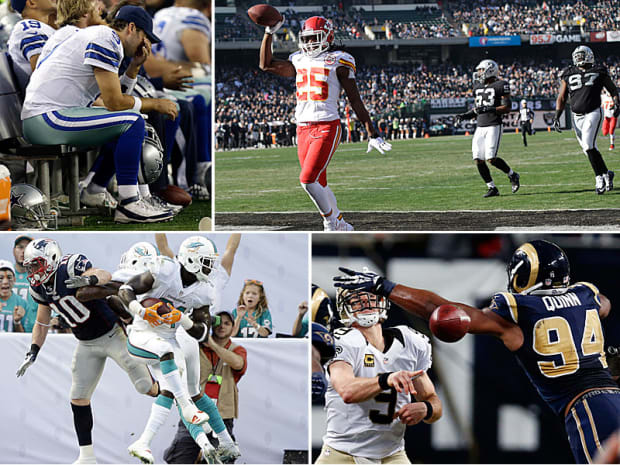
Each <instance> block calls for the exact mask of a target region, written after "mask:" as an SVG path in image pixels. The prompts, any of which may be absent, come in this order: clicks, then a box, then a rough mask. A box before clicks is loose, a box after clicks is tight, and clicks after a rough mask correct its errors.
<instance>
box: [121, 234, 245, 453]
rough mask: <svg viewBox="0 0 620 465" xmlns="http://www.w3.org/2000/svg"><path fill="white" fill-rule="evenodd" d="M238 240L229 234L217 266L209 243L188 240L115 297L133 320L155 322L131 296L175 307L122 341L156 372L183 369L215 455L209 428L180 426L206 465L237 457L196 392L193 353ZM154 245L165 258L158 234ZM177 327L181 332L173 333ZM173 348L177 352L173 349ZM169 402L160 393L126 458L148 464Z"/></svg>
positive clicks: (212, 409)
mask: <svg viewBox="0 0 620 465" xmlns="http://www.w3.org/2000/svg"><path fill="white" fill-rule="evenodd" d="M162 236H163V237H162ZM239 241H240V235H238V234H237V235H232V236H231V238H230V239H229V241H228V244H227V246H226V251H225V253H224V255H223V257H222V260H221V262H218V254H217V249H216V248H215V244H213V242H212V241H210V240H209V239H207V238H204V237H201V236H192V237H189V238H187V239H186V240H185V241H183V243H182V244H181V246H180V249H179V253H178V255H177V256H178V259H177V260H173V259H172V258H169V257H161V259H160V262H159V264H158V266H156V267H151V268H150V269H149V270H148V271H146V272H144V273H142V274H139V275H136V276H134V277H132V278H130V279H129V280H128V281H127V283H126V284H124V285H123V286H121V287H120V289H119V297H121V299H122V300H123V302H124V303H125V305H127V307H128V308H129V311H130V312H131V313H132V314H134V315H138V314H145V315H148V314H149V313H150V314H151V315H150V316H148V318H149V319H152V320H153V321H157V318H156V317H158V315H157V313H156V311H153V310H156V309H143V308H142V306H141V305H140V304H139V303H138V302H137V301H136V295H140V296H141V298H144V297H147V296H148V297H156V298H160V299H163V300H165V301H167V302H170V303H171V304H172V305H173V306H174V307H175V310H173V311H172V312H170V313H168V314H167V315H164V316H163V317H162V318H163V321H162V323H163V324H161V326H160V327H157V328H152V327H151V326H150V325H148V324H146V323H145V322H144V320H141V319H137V318H136V319H134V323H133V325H132V329H131V331H130V336H129V341H128V346H129V351H130V352H131V353H132V354H133V355H134V356H136V357H143V358H146V359H152V360H154V361H159V364H160V365H161V368H162V371H163V370H164V369H165V370H168V369H170V371H169V372H173V371H174V369H175V365H176V364H175V362H174V361H176V362H177V363H179V364H183V365H184V366H185V367H186V370H185V371H186V380H185V382H186V386H187V389H188V390H189V394H190V396H191V401H192V402H195V405H196V406H197V407H198V408H200V409H201V410H202V411H204V412H206V413H207V415H208V416H207V418H208V420H209V425H210V427H211V428H213V431H214V432H215V433H216V434H217V436H218V439H219V440H220V446H219V447H218V449H217V452H216V451H215V450H213V446H211V444H210V442H209V440H208V438H207V436H206V434H205V432H206V433H210V432H211V428H208V427H207V426H206V425H203V427H197V426H195V425H191V424H189V423H186V426H187V427H188V429H189V432H190V434H191V435H192V437H193V438H194V440H195V441H196V443H197V444H198V445H199V446H200V447H201V449H202V451H203V455H204V456H205V457H206V458H208V459H209V460H215V459H216V458H217V457H218V456H219V457H220V458H222V459H226V458H235V457H238V456H239V455H240V453H239V450H238V448H237V446H236V445H235V444H234V442H233V441H232V438H231V437H230V435H229V434H228V432H227V430H226V426H225V424H224V422H223V421H222V418H221V416H220V414H219V412H218V410H217V407H216V406H215V404H214V403H213V401H212V400H211V399H209V398H208V397H207V396H206V395H205V394H204V393H201V392H200V387H199V384H200V361H199V349H198V342H201V341H203V340H204V339H205V338H206V337H208V334H209V328H210V325H211V320H210V314H209V309H210V308H211V307H213V306H215V305H217V298H218V295H219V293H220V292H221V290H222V288H223V287H224V286H225V285H226V283H227V282H228V278H229V276H230V272H231V270H232V264H233V261H234V255H235V253H236V250H237V248H238V245H239ZM158 245H159V246H160V249H161V250H162V251H163V252H164V254H168V255H171V251H170V250H169V248H168V246H167V241H166V240H165V236H164V235H158ZM190 313H191V315H192V317H191V318H190V317H189V314H190ZM179 324H180V326H182V327H183V329H184V330H185V331H178V332H177V329H178V326H179ZM187 334H189V336H191V337H188V336H187ZM177 338H178V343H177ZM177 348H178V349H179V350H175V349H177ZM175 354H176V355H175ZM168 365H169V366H168ZM162 384H163V385H165V386H166V384H165V383H162ZM166 387H167V386H166ZM177 388H178V387H177ZM173 398H176V392H170V390H166V389H162V393H161V395H160V396H159V397H158V398H157V400H156V402H155V403H154V405H153V407H152V409H151V414H150V416H149V420H148V421H147V424H146V427H145V430H144V432H143V433H142V435H141V436H140V438H139V439H138V440H137V441H136V442H134V443H133V444H132V445H130V446H129V453H130V454H131V455H133V456H135V457H138V458H139V459H140V460H142V461H143V462H144V463H153V456H152V453H151V452H150V443H151V441H152V439H153V438H154V436H155V435H156V434H157V432H158V431H159V429H160V428H161V426H162V425H163V423H164V421H165V420H166V418H167V416H168V413H169V411H170V408H171V407H172V400H173ZM178 400H179V399H178V398H177V402H178Z"/></svg>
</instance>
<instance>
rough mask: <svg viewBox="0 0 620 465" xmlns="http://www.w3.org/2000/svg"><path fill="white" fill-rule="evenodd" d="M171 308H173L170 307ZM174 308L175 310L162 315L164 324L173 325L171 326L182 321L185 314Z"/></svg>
mask: <svg viewBox="0 0 620 465" xmlns="http://www.w3.org/2000/svg"><path fill="white" fill-rule="evenodd" d="M169 307H172V306H171V305H169ZM172 308H173V309H172V310H171V311H169V312H168V313H166V314H165V315H162V319H163V320H164V323H166V324H167V325H171V326H172V325H173V324H175V323H178V322H179V321H181V317H182V316H183V313H182V312H181V311H179V310H177V309H176V308H174V307H172Z"/></svg>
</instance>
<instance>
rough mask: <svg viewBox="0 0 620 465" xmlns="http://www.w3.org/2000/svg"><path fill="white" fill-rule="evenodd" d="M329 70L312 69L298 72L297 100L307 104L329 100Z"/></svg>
mask: <svg viewBox="0 0 620 465" xmlns="http://www.w3.org/2000/svg"><path fill="white" fill-rule="evenodd" d="M327 76H329V69H326V68H319V67H312V68H310V69H301V68H300V69H298V70H297V100H299V101H302V102H305V101H307V100H313V101H315V102H323V101H325V100H327V97H328V94H329V85H328V84H327Z"/></svg>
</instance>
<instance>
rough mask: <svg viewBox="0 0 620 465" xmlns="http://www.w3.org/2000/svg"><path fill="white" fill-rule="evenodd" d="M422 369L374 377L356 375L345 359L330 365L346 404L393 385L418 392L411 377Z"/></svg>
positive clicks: (403, 389)
mask: <svg viewBox="0 0 620 465" xmlns="http://www.w3.org/2000/svg"><path fill="white" fill-rule="evenodd" d="M421 373H422V372H421V371H405V370H403V371H395V372H393V373H389V374H388V373H384V374H381V375H379V376H375V377H373V378H361V377H357V376H355V374H354V373H353V367H351V365H349V364H348V363H347V362H345V361H343V360H336V361H335V362H333V363H331V364H330V365H329V378H330V380H331V383H332V386H333V387H334V389H335V390H336V391H337V392H338V394H339V395H340V397H342V400H343V401H344V403H345V404H354V403H358V402H364V401H366V400H368V399H372V398H373V397H375V396H376V395H377V394H379V393H380V392H383V391H385V390H386V389H389V388H391V387H393V388H394V389H396V391H397V392H403V393H405V394H414V395H415V393H416V391H415V388H414V385H413V381H412V379H411V378H413V377H414V376H417V375H420V374H421Z"/></svg>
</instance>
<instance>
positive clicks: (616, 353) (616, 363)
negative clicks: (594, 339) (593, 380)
mask: <svg viewBox="0 0 620 465" xmlns="http://www.w3.org/2000/svg"><path fill="white" fill-rule="evenodd" d="M607 364H608V365H609V371H610V372H611V375H612V376H620V347H613V346H609V347H607Z"/></svg>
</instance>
